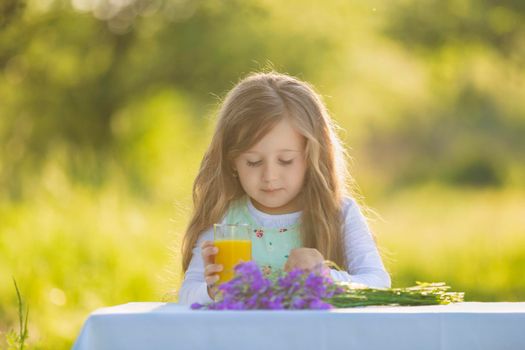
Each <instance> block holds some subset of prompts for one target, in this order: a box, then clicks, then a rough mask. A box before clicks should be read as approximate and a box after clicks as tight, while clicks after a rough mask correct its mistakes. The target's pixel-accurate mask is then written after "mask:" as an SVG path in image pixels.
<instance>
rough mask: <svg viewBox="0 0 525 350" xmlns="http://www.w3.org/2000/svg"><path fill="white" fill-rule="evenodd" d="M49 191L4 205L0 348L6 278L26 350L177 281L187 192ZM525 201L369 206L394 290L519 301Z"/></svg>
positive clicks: (52, 343)
mask: <svg viewBox="0 0 525 350" xmlns="http://www.w3.org/2000/svg"><path fill="white" fill-rule="evenodd" d="M44 178H45V176H44ZM46 183H47V182H46V181H44V180H42V184H41V185H42V186H41V187H40V186H35V190H34V195H33V197H32V198H31V199H30V200H26V201H23V202H19V203H13V202H7V201H3V202H0V217H1V218H2V225H1V226H0V256H2V259H0V299H1V300H2V303H1V304H0V331H1V332H2V336H0V348H3V347H4V345H5V344H3V343H2V342H5V339H2V338H5V337H4V335H5V334H6V333H7V332H8V331H9V330H10V329H13V328H15V325H17V324H18V303H17V294H16V291H15V289H14V288H13V285H12V281H11V276H14V277H15V278H16V280H17V282H18V286H19V287H20V290H21V291H22V294H23V296H24V298H25V300H26V303H27V305H29V306H30V308H31V314H30V315H29V323H28V332H29V338H28V339H27V343H28V347H27V348H28V349H32V348H42V349H69V348H70V347H71V345H72V344H73V341H74V340H75V338H76V336H77V335H78V333H79V331H80V328H81V326H82V323H83V322H84V321H85V319H86V317H87V316H88V315H89V313H90V312H92V311H93V310H95V309H96V308H99V307H103V306H108V305H116V304H123V303H127V302H130V301H161V300H163V299H164V298H165V297H166V296H167V295H168V294H169V292H170V291H173V290H175V289H176V288H177V286H178V283H179V278H180V274H179V271H178V269H179V268H180V265H179V259H180V257H179V256H178V254H177V253H178V250H179V246H178V242H179V239H180V232H182V229H183V227H184V224H185V220H186V218H187V215H188V213H189V210H188V208H189V207H190V193H189V188H190V186H188V187H187V188H188V190H187V192H185V193H184V192H181V193H179V194H177V195H176V194H175V193H173V198H174V199H180V201H179V202H177V203H174V202H173V201H166V200H152V199H150V200H144V199H142V200H140V199H136V198H134V197H132V196H130V195H129V194H127V192H126V191H125V190H124V189H123V188H122V187H120V186H118V185H113V186H109V187H106V188H102V189H100V190H96V191H95V190H91V189H89V188H86V187H81V186H74V185H71V184H68V182H64V181H59V182H57V183H55V185H49V183H48V184H47V185H46ZM524 194H525V193H523V191H518V190H514V191H512V190H500V191H496V190H483V191H480V190H478V191H475V190H458V189H446V188H442V187H438V186H426V187H420V188H418V189H412V190H407V191H404V192H397V193H393V194H390V195H388V196H384V197H378V198H375V199H373V200H370V201H369V202H368V203H367V204H368V205H369V206H371V207H372V208H374V209H375V210H376V211H377V212H379V213H380V214H381V216H382V220H378V219H374V220H373V221H372V222H371V226H372V228H373V229H374V231H375V232H376V236H377V240H378V242H379V244H380V245H381V249H382V251H383V253H384V255H385V261H386V264H387V266H388V268H389V270H390V271H391V273H392V277H393V282H394V283H393V285H394V286H396V287H404V286H409V285H414V283H415V281H429V282H433V281H436V282H437V281H444V282H446V283H447V284H449V285H451V286H452V290H454V291H465V292H466V295H465V298H466V300H484V301H517V300H525V278H524V273H523V269H522V267H523V266H525V249H524V248H525V234H524V233H525V218H524V216H523V212H525V211H524V209H525V195H524ZM169 195H171V194H169V193H165V194H164V196H167V197H169Z"/></svg>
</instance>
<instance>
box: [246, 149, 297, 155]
mask: <svg viewBox="0 0 525 350" xmlns="http://www.w3.org/2000/svg"><path fill="white" fill-rule="evenodd" d="M277 152H297V153H300V152H302V151H298V150H295V149H288V148H284V149H280V150H277ZM243 153H255V154H259V152H257V151H246V152H243Z"/></svg>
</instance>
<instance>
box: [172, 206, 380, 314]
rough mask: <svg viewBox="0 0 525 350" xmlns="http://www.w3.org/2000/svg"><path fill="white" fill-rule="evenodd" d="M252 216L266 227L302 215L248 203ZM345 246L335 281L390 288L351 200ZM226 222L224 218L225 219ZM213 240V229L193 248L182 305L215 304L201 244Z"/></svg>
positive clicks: (345, 213) (181, 293)
mask: <svg viewBox="0 0 525 350" xmlns="http://www.w3.org/2000/svg"><path fill="white" fill-rule="evenodd" d="M247 203H248V211H249V213H250V215H252V217H253V218H254V219H255V221H256V222H258V223H259V224H260V225H261V226H263V227H283V226H290V225H293V224H294V223H296V222H297V220H299V218H300V216H301V213H302V212H300V211H299V212H295V213H290V214H281V215H271V214H267V213H264V212H262V211H260V210H258V209H257V208H255V207H254V206H253V204H252V203H251V201H249V200H248V201H247ZM343 216H344V244H345V254H346V258H347V262H348V265H347V266H346V271H337V270H334V269H331V270H330V274H331V276H332V278H333V279H334V280H335V281H344V282H350V281H351V282H354V283H361V284H364V285H367V286H369V287H375V288H388V287H390V275H389V274H388V273H387V272H386V270H385V267H384V265H383V262H382V260H381V257H380V255H379V252H378V250H377V247H376V244H375V242H374V239H373V237H372V235H371V233H370V229H369V228H368V224H367V222H366V218H365V217H364V216H363V214H362V213H361V210H360V208H359V206H358V204H357V203H356V202H355V201H354V200H353V199H351V198H345V199H344V202H343ZM223 221H224V219H223ZM204 241H213V228H212V227H210V228H209V229H207V230H206V231H204V232H203V233H202V234H201V235H200V237H199V239H198V240H197V243H196V244H195V246H194V248H193V252H192V253H193V257H192V259H191V262H190V265H189V267H188V270H187V271H186V273H185V275H184V281H183V282H182V286H181V288H180V290H179V303H182V304H192V303H207V302H211V301H213V300H212V299H211V298H210V296H209V295H208V288H207V285H206V282H205V280H204V262H203V260H202V256H201V248H200V246H201V244H202V242H204Z"/></svg>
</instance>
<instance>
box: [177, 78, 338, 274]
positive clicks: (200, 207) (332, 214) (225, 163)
mask: <svg viewBox="0 0 525 350" xmlns="http://www.w3.org/2000/svg"><path fill="white" fill-rule="evenodd" d="M283 118H290V120H291V121H292V123H293V124H294V126H295V127H296V128H297V131H298V132H299V133H300V134H302V135H303V136H304V137H305V139H306V149H305V155H306V161H307V170H306V175H305V182H304V185H303V189H302V191H301V196H302V203H304V206H303V212H302V216H301V222H300V232H301V239H302V243H303V246H304V247H309V248H316V249H317V250H319V251H320V252H321V254H323V256H324V257H325V259H327V260H331V261H333V262H335V263H336V264H338V265H339V266H342V267H346V258H345V252H344V244H343V232H342V231H343V217H342V210H341V207H342V202H343V196H344V195H345V194H346V185H345V184H346V180H347V177H348V174H347V171H346V166H345V159H344V150H343V148H342V146H341V142H340V141H339V138H338V137H337V134H336V132H335V125H334V123H333V121H332V119H331V118H330V116H329V114H328V112H327V110H326V107H325V105H324V104H323V102H322V100H321V98H320V96H319V95H318V94H317V93H316V92H315V91H314V89H313V88H312V87H311V86H310V85H309V84H308V83H306V82H303V81H300V80H298V79H296V78H294V77H291V76H289V75H285V74H279V73H276V72H268V73H255V74H251V75H249V76H247V77H246V78H244V79H243V80H241V81H240V82H239V83H238V84H237V85H236V86H235V87H234V88H233V89H232V90H231V91H230V92H229V93H228V94H227V96H226V98H225V100H224V101H223V103H222V105H221V108H220V110H219V113H218V121H217V125H216V128H215V132H214V135H213V138H212V140H211V143H210V145H209V147H208V150H207V151H206V153H205V155H204V158H203V160H202V163H201V166H200V169H199V172H198V175H197V177H196V179H195V182H194V184H193V204H194V209H193V214H192V217H191V220H190V223H189V225H188V228H187V230H186V234H185V236H184V240H183V243H182V266H183V271H186V270H187V269H188V266H189V263H190V261H191V258H192V249H193V247H194V246H195V244H196V242H197V240H198V238H199V235H200V234H201V233H202V232H203V231H205V230H206V229H208V228H209V227H210V226H211V225H213V224H214V223H216V222H219V221H220V220H221V219H222V217H223V216H224V214H225V213H226V211H227V209H228V206H229V205H230V203H231V202H232V201H234V200H236V199H239V198H241V197H242V196H244V195H245V192H244V190H243V189H242V187H241V185H240V182H239V180H238V179H237V178H236V177H235V176H234V173H233V161H234V160H235V159H236V157H238V156H239V155H240V154H241V153H242V152H244V151H247V150H248V149H250V148H251V147H252V146H253V145H255V144H256V143H257V142H258V141H259V140H261V139H262V138H263V137H264V136H265V135H266V134H267V133H268V132H269V131H270V130H271V129H272V128H273V127H274V126H275V125H276V124H277V123H278V122H279V121H280V120H282V119H283Z"/></svg>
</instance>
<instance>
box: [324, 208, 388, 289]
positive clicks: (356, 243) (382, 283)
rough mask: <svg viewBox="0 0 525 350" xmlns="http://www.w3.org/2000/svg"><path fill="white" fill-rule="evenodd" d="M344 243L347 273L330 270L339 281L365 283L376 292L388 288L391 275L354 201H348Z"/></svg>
mask: <svg viewBox="0 0 525 350" xmlns="http://www.w3.org/2000/svg"><path fill="white" fill-rule="evenodd" d="M343 215H344V242H345V254H346V259H347V263H348V266H346V268H347V271H348V272H347V271H336V270H331V271H330V274H331V276H332V278H333V279H334V280H336V281H345V282H355V283H362V284H365V285H367V286H369V287H374V288H389V287H390V284H391V281H390V275H389V274H388V272H386V270H385V267H384V265H383V262H382V260H381V257H380V256H379V252H378V250H377V247H376V244H375V242H374V239H373V237H372V234H371V233H370V229H369V228H368V224H367V222H366V218H365V217H364V216H363V214H362V213H361V210H360V209H359V206H358V204H357V203H356V202H355V201H354V200H353V199H345V203H344V206H343Z"/></svg>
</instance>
